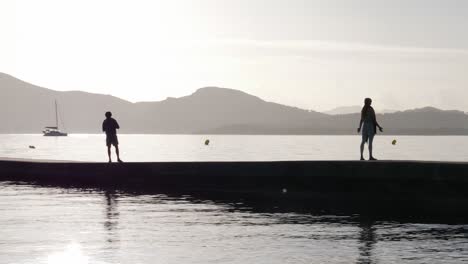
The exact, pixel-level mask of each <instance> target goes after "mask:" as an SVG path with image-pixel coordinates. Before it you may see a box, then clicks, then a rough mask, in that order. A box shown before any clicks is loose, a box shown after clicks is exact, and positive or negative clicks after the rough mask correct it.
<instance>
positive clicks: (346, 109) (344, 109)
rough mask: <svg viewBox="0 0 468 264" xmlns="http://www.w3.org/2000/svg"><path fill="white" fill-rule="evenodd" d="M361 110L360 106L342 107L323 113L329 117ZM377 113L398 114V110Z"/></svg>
mask: <svg viewBox="0 0 468 264" xmlns="http://www.w3.org/2000/svg"><path fill="white" fill-rule="evenodd" d="M361 109H362V106H358V105H353V106H340V107H337V108H334V109H332V110H329V111H325V112H323V113H325V114H328V115H347V114H356V113H360V112H361ZM376 111H377V112H378V113H380V114H389V113H395V112H397V111H396V110H391V109H384V110H379V109H377V110H376Z"/></svg>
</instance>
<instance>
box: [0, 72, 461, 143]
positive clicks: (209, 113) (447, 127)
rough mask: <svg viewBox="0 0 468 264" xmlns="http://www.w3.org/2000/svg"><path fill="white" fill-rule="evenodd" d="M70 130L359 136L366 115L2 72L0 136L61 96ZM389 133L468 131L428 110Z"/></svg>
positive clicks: (234, 94) (211, 92)
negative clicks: (81, 86)
mask: <svg viewBox="0 0 468 264" xmlns="http://www.w3.org/2000/svg"><path fill="white" fill-rule="evenodd" d="M55 99H57V100H58V102H59V109H60V115H61V118H62V119H63V120H64V123H65V127H66V129H67V131H68V132H70V133H100V132H101V131H100V129H101V123H102V120H103V119H104V112H105V111H108V110H111V111H112V112H113V114H114V116H115V117H116V118H117V119H118V120H119V123H120V125H121V126H122V129H121V131H120V132H121V133H179V134H194V133H213V134H355V133H356V127H357V126H358V121H359V114H344V115H343V114H342V115H327V114H324V113H319V112H314V111H308V110H303V109H299V108H296V107H290V106H285V105H281V104H277V103H271V102H267V101H264V100H262V99H260V98H258V97H255V96H252V95H249V94H247V93H244V92H241V91H237V90H233V89H225V88H217V87H206V88H201V89H198V90H197V91H196V92H194V93H193V94H191V95H188V96H184V97H180V98H167V99H166V100H163V101H159V102H140V103H131V102H128V101H125V100H122V99H119V98H116V97H114V96H110V95H102V94H92V93H86V92H79V91H73V92H58V91H54V90H50V89H46V88H42V87H38V86H35V85H32V84H29V83H27V82H24V81H21V80H19V79H16V78H14V77H12V76H10V75H7V74H3V73H0V122H1V124H2V125H1V126H0V133H40V132H41V130H42V128H43V127H44V126H46V125H53V124H54V106H53V103H54V100H55ZM378 119H379V121H380V123H381V124H382V126H384V128H385V131H386V133H387V134H456V135H461V134H463V135H464V134H468V116H467V115H466V114H465V113H463V112H461V111H443V110H439V109H436V108H431V107H427V108H421V109H415V110H408V111H403V112H396V113H392V114H383V115H378Z"/></svg>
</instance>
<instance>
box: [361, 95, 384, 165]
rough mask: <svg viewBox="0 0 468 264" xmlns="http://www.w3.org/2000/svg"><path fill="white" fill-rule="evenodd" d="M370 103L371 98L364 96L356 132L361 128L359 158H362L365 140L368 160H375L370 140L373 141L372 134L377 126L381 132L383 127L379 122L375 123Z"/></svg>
mask: <svg viewBox="0 0 468 264" xmlns="http://www.w3.org/2000/svg"><path fill="white" fill-rule="evenodd" d="M371 104H372V99H370V98H366V99H365V100H364V107H363V108H362V111H361V121H360V122H359V128H358V133H360V132H361V128H362V142H361V160H364V156H363V154H364V145H365V144H366V142H367V143H368V144H369V160H376V158H374V156H372V142H373V141H374V136H375V134H376V133H377V128H379V130H380V132H383V128H382V127H381V126H380V125H379V123H377V118H376V116H375V111H374V108H372V106H371ZM363 124H364V125H363Z"/></svg>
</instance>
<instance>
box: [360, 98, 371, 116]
mask: <svg viewBox="0 0 468 264" xmlns="http://www.w3.org/2000/svg"><path fill="white" fill-rule="evenodd" d="M371 103H372V99H370V98H366V99H364V107H362V110H361V119H364V118H365V117H366V115H367V111H369V109H370V107H371Z"/></svg>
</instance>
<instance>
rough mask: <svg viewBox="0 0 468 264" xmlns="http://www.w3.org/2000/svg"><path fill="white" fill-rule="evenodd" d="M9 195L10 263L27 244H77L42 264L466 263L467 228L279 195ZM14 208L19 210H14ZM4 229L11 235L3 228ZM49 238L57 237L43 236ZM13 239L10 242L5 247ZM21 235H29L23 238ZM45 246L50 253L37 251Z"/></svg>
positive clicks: (46, 191) (32, 189)
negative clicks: (341, 210) (332, 210)
mask: <svg viewBox="0 0 468 264" xmlns="http://www.w3.org/2000/svg"><path fill="white" fill-rule="evenodd" d="M1 186H2V184H0V187H1ZM10 186H11V187H8V188H7V189H5V188H4V189H2V191H1V192H0V209H1V210H5V209H7V211H5V212H10V213H5V214H4V215H8V216H9V218H5V217H3V219H2V216H1V215H0V224H1V225H2V226H3V227H6V228H4V230H3V231H5V230H6V232H7V233H6V234H7V235H6V236H3V238H0V249H2V250H4V249H5V248H4V247H7V248H6V249H7V250H6V252H8V253H9V254H10V255H12V254H14V252H15V251H14V248H13V247H8V246H5V245H7V244H9V243H10V242H11V244H12V245H22V246H23V245H24V246H25V247H26V248H27V250H29V251H28V252H39V253H40V256H39V258H41V259H43V258H44V256H47V254H48V253H49V252H55V251H56V250H57V249H59V248H61V247H62V246H63V245H64V244H65V245H66V244H67V243H68V242H67V241H77V243H76V244H73V245H71V246H69V247H67V248H66V249H65V250H62V251H60V252H59V253H55V254H52V255H50V257H49V261H48V262H47V263H48V264H49V263H52V264H53V263H80V264H81V263H96V262H95V261H97V260H99V261H105V263H158V262H159V263H188V262H190V263H221V262H223V261H224V262H230V263H252V262H253V260H254V258H257V257H258V258H260V259H261V260H263V262H262V261H260V262H262V263H284V262H288V260H291V258H293V259H294V260H295V261H294V262H296V263H298V262H300V263H306V262H311V261H312V262H315V263H348V262H354V263H357V264H375V263H377V262H379V261H382V262H385V263H402V262H405V259H406V260H407V259H409V258H412V259H414V260H415V262H417V263H425V262H426V263H427V262H430V260H431V257H434V256H436V255H439V256H443V257H442V258H444V259H443V260H444V262H445V263H458V262H456V261H460V260H468V250H467V247H466V245H467V244H468V235H467V232H468V226H467V225H466V222H465V223H464V224H462V225H443V224H440V223H438V224H432V223H431V224H427V223H422V224H414V223H411V222H409V223H408V222H404V221H401V222H398V221H393V220H394V219H392V221H389V219H385V218H383V219H382V218H372V217H365V216H362V215H346V214H342V215H340V214H326V213H324V211H323V209H322V208H321V207H323V206H317V203H314V201H306V202H303V200H293V201H289V200H287V199H285V196H284V195H282V194H280V195H279V196H278V197H271V196H262V195H247V194H239V193H237V194H226V193H218V194H216V193H193V192H192V193H163V194H162V193H161V192H155V191H151V190H123V189H89V188H88V189H80V188H76V186H75V187H67V188H64V186H61V187H60V188H57V187H58V186H54V187H50V186H49V187H46V188H44V186H39V185H36V186H31V185H23V186H19V185H18V184H12V185H10ZM2 201H3V202H2ZM301 201H302V203H301ZM31 203H32V204H31ZM12 204H14V205H15V207H11V206H10V205H12ZM309 204H310V205H311V206H309ZM19 205H21V206H23V207H21V208H22V210H17V208H18V206H19ZM34 207H35V208H34ZM9 208H11V210H10V209H9ZM30 208H32V209H31V210H30ZM13 209H14V210H13ZM8 210H10V211H8ZM325 212H326V211H325ZM23 219H31V220H33V221H23ZM22 221H23V222H22ZM11 222H14V223H15V225H16V226H13V225H8V223H11ZM18 224H21V226H20V227H18ZM8 229H11V231H8ZM51 232H53V234H54V235H50V236H49V234H50V233H51ZM16 233H18V234H19V235H18V236H17V238H16V239H17V240H14V239H11V240H8V237H12V238H15V234H16ZM26 233H31V234H32V235H30V236H29V237H27V236H25V234H26ZM44 234H47V235H44ZM8 235H10V236H8ZM44 237H45V238H44ZM31 241H32V242H31ZM2 243H3V244H2ZM34 243H36V244H34ZM44 245H46V246H47V248H45V249H43V250H42V252H41V251H40V249H41V247H42V246H44ZM80 245H81V246H83V250H82V249H81V247H80ZM2 247H3V248H2ZM28 247H29V248H28ZM38 249H39V250H38ZM382 249H384V251H382ZM34 250H36V251H34ZM220 252H222V254H220ZM85 253H86V254H85ZM382 253H383V254H382ZM87 254H89V255H87ZM88 256H89V257H88ZM28 257H29V256H25V255H21V254H18V255H13V257H12V258H11V259H13V260H18V261H10V262H6V263H34V262H26V261H22V260H24V259H27V258H28ZM389 257H391V258H390V259H389ZM32 258H33V257H29V259H32ZM91 258H92V259H93V262H91V260H90V259H91ZM2 260H4V259H2V257H1V256H0V262H2ZM188 260H190V261H188ZM438 260H442V259H438ZM291 261H292V260H291ZM450 261H452V262H450ZM440 262H442V261H440ZM2 263H3V262H2ZM103 263H104V262H103Z"/></svg>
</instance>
